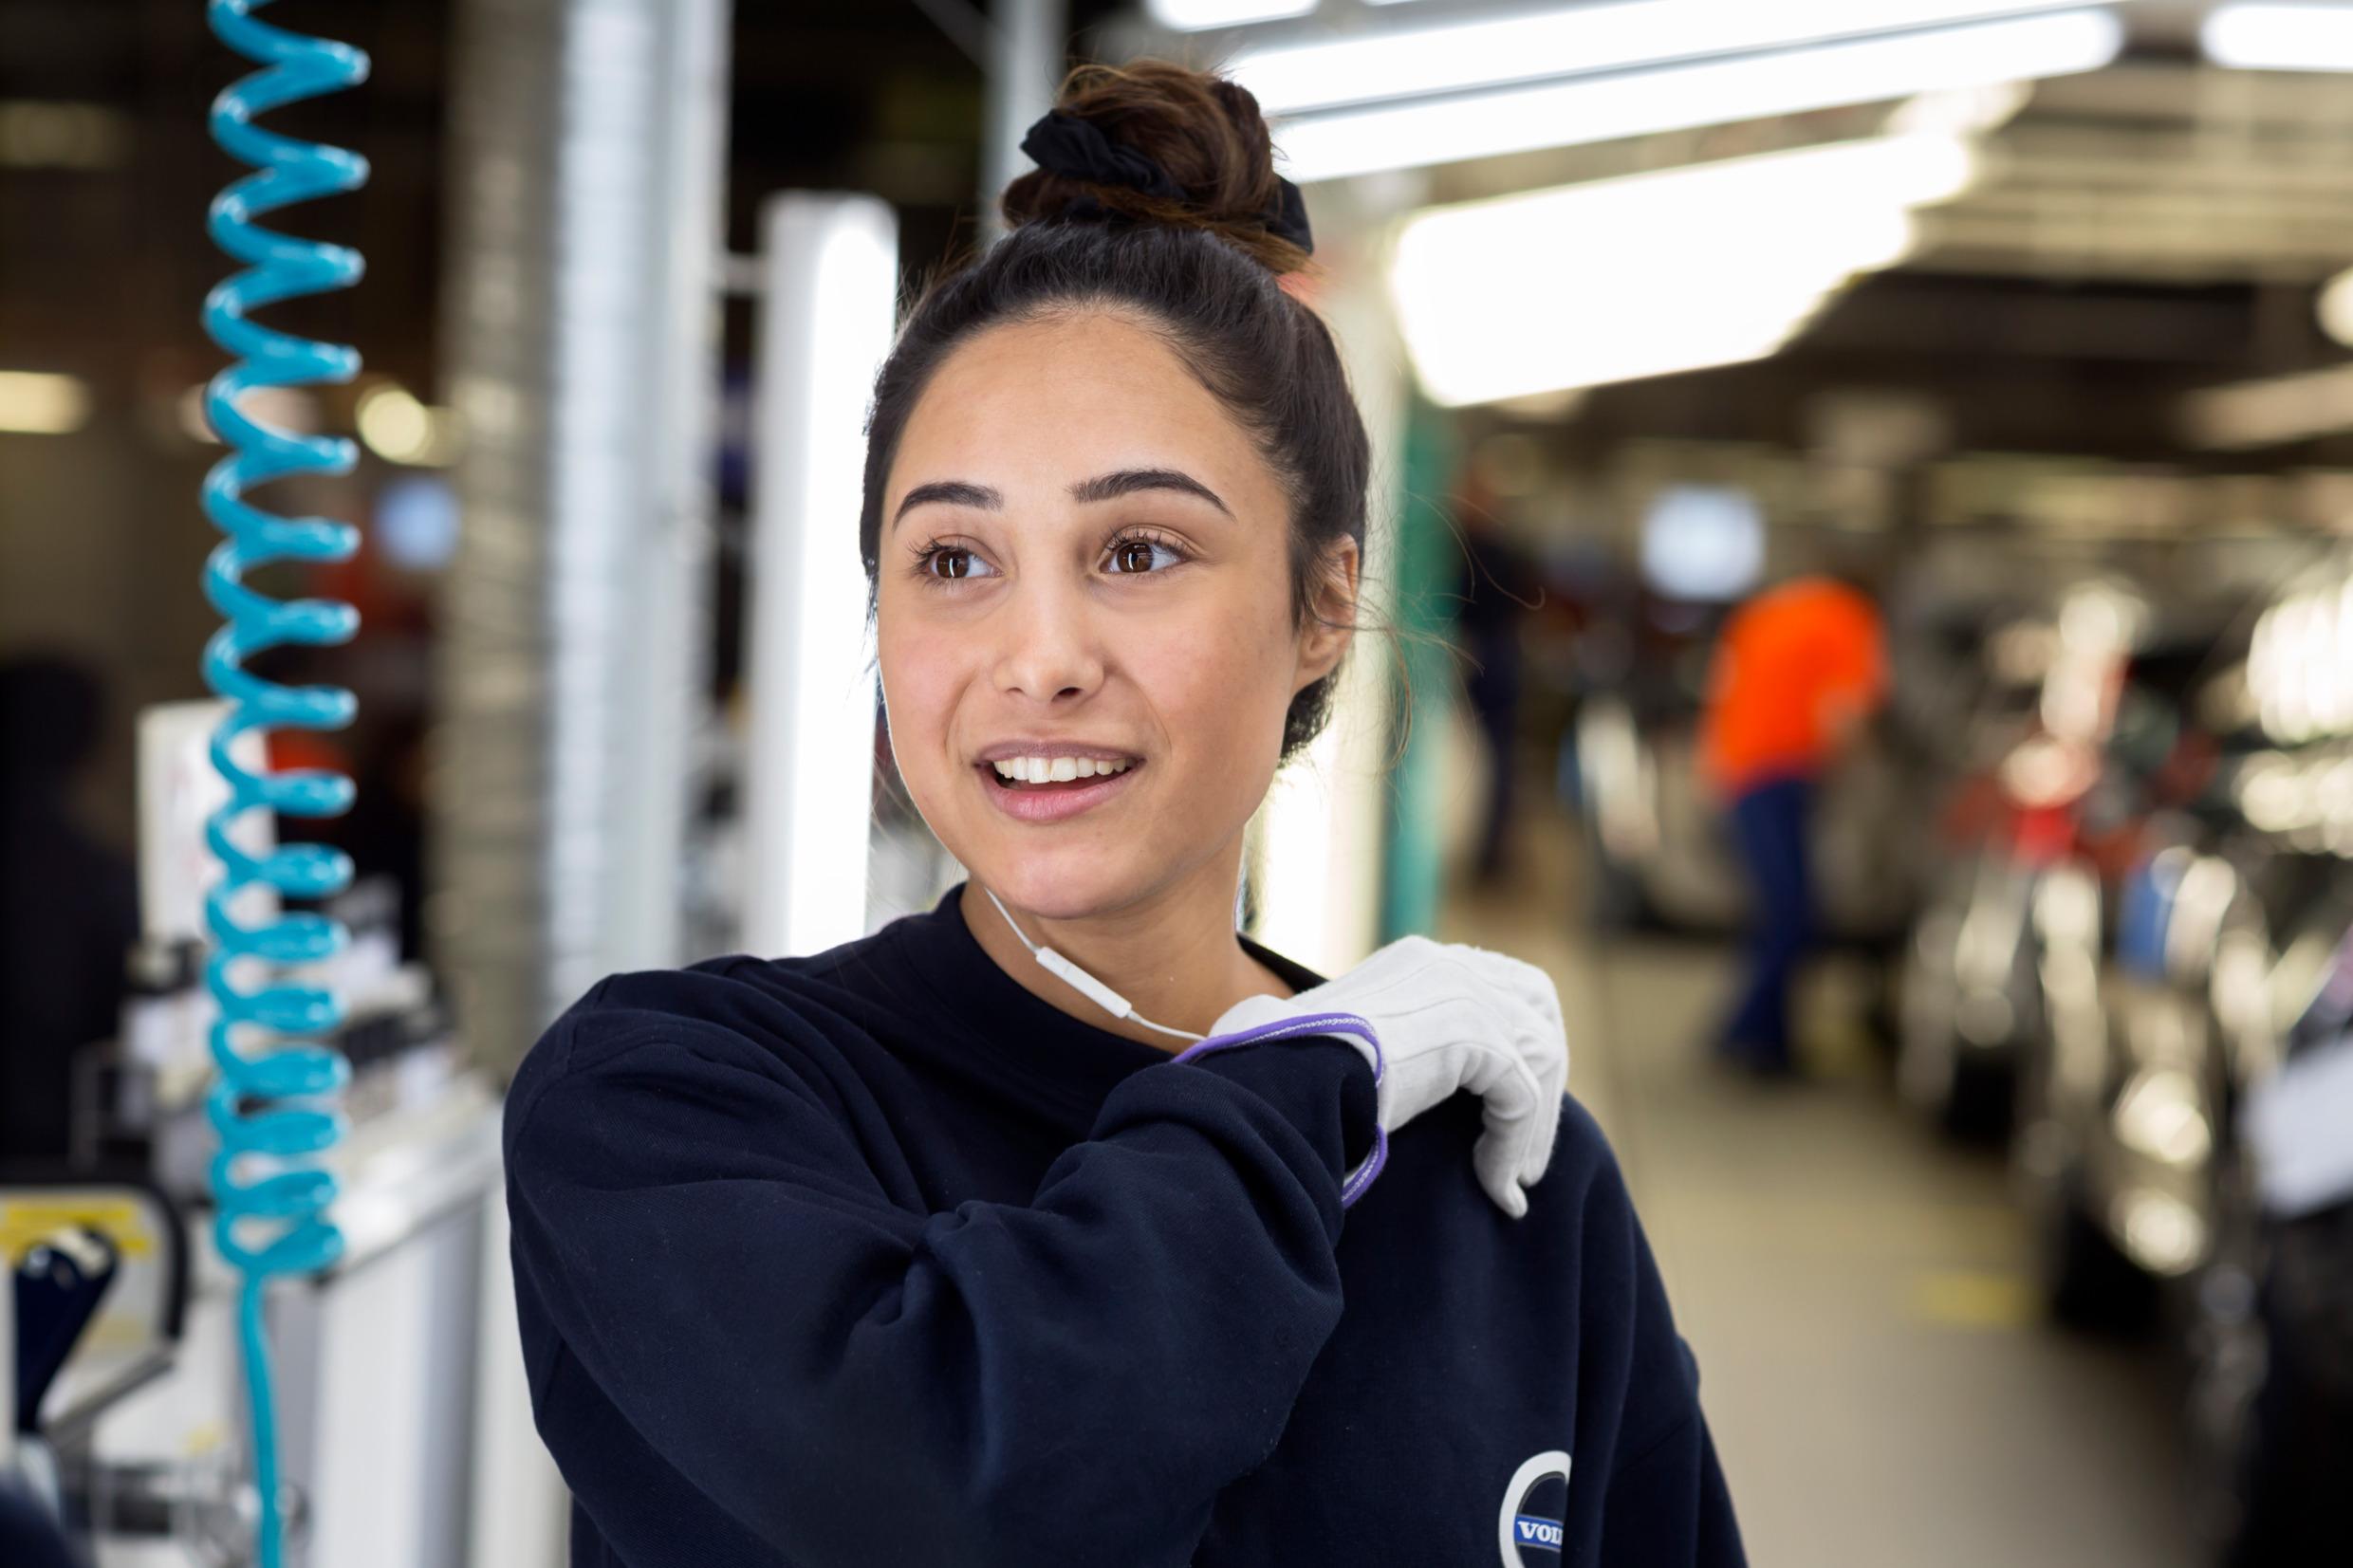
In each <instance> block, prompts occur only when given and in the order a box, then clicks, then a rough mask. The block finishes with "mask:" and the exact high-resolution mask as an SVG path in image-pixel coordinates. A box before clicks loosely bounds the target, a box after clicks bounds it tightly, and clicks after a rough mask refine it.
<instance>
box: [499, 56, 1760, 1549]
mask: <svg viewBox="0 0 2353 1568" xmlns="http://www.w3.org/2000/svg"><path fill="white" fill-rule="evenodd" d="M1026 145H1027V146H1028V149H1029V151H1030V153H1031V155H1032V156H1033V157H1037V158H1038V159H1039V160H1040V163H1041V168H1040V169H1039V171H1038V172H1036V173H1034V174H1031V175H1025V176H1024V177H1023V178H1021V179H1019V180H1017V181H1015V182H1014V184H1013V186H1012V188H1011V189H1010V191H1009V192H1008V193H1007V195H1006V212H1007V216H1008V217H1009V218H1010V219H1011V220H1012V221H1013V224H1014V228H1013V231H1012V232H1011V233H1010V235H1009V236H1008V237H1007V238H1005V239H1004V240H1002V241H1000V242H999V243H998V244H997V245H996V246H995V247H994V248H993V249H991V250H989V251H988V252H987V253H986V254H985V255H983V256H981V257H979V258H978V259H977V260H975V261H974V262H973V264H972V265H970V266H969V267H966V268H965V269H964V270H962V271H960V272H957V273H955V274H954V275H953V276H951V277H949V278H947V279H946V280H945V281H943V282H941V283H940V284H938V285H937V286H935V287H933V288H932V289H931V290H930V291H929V292H928V293H926V294H925V296H924V297H923V298H922V299H921V300H920V301H919V302H918V303H917V304H916V306H915V308H914V310H913V312H912V313H911V314H910V316H909V318H908V320H907V323H906V324H905V327H904V329H903V331H902V333H901V335H900V338H899V343H898V346H897V348H896V349H895V350H894V352H893V353H892V355H891V357H890V359H889V360H888V361H887V362H886V363H885V365H884V367H883V369H882V372H881V375H880V379H879V382H878V385H877V389H876V396H875V401H874V404H873V415H872V418H871V421H870V423H869V427H868V447H867V455H866V470H865V494H864V505H863V509H862V517H861V519H860V536H859V537H860V544H861V550H862V555H863V558H864V561H865V566H866V572H867V578H868V582H869V588H870V599H869V606H868V608H869V613H870V614H871V615H872V616H873V617H874V618H875V620H876V629H877V634H878V636H877V639H876V647H877V656H878V660H879V663H880V674H881V682H882V691H883V698H884V708H885V711H886V715H887V718H888V722H889V729H890V744H891V749H892V752H893V755H894V757H895V758H896V760H897V763H898V767H899V775H900V777H901V778H902V779H903V781H904V782H905V784H906V787H907V792H908V795H909V797H910V798H911V799H912V800H913V802H915V804H916V806H917V809H918V810H919V811H920V813H921V814H922V816H923V818H924V821H926V822H927V823H929V824H930V826H931V828H932V830H933V831H934V833H935V834H936V835H937V837H938V839H939V840H940V842H941V843H942V844H943V845H944V846H946V848H947V849H948V851H949V852H950V853H951V854H952V855H953V856H954V858H956V859H957V861H959V862H960V863H961V864H962V865H963V866H964V867H965V868H966V869H967V870H968V872H969V873H970V875H969V876H967V878H966V879H965V881H964V882H963V883H962V884H960V885H959V886H958V887H956V888H954V889H952V890H951V891H950V892H949V893H948V894H946V895H944V896H943V897H942V898H941V899H940V901H939V903H938V904H937V906H936V908H934V909H933V910H931V911H930V912H928V913H920V914H911V915H906V916H903V917H901V918H899V919H898V920H895V921H892V922H891V923H890V924H888V925H887V926H885V927H884V928H883V929H882V930H881V931H880V932H876V933H874V934H873V935H871V936H868V937H865V938H862V939H860V940H858V941H853V942H847V943H843V944H842V945H841V946H839V947H836V948H833V949H831V950H828V951H826V952H824V953H819V954H814V955H807V954H803V955H787V956H783V957H776V958H758V957H752V956H749V955H737V956H733V957H730V958H726V959H717V960H713V961H711V962H709V963H705V964H699V965H695V966H694V967H693V968H689V969H686V970H683V971H658V972H651V973H645V974H623V975H615V976H613V977H611V978H610V979H608V980H607V981H605V982H604V983H602V984H601V985H600V986H598V987H596V988H595V989H594V990H592V991H591V992H589V993H588V995H586V996H584V997H583V998H582V999H581V1000H580V1002H579V1003H577V1004H576V1005H574V1006H573V1007H572V1008H571V1009H570V1011H568V1012H567V1013H566V1014H565V1016H564V1018H562V1019H560V1020H559V1021H558V1022H557V1023H556V1024H555V1025H554V1026H553V1027H551V1028H550V1029H549V1030H548V1032H547V1036H546V1037H545V1038H543V1039H542V1041H541V1042H539V1044H538V1045H537V1046H536V1047H534V1049H533V1050H532V1052H531V1054H530V1056H529V1058H528V1060H527V1061H526V1062H525V1064H524V1066H523V1069H522V1072H521V1073H520V1074H519V1075H518V1077H517V1079H516V1080H515V1084H514V1087H513V1089H512V1090H511V1091H510V1098H509V1112H508V1120H507V1152H508V1171H509V1188H510V1212H511V1213H512V1215H513V1217H514V1235H515V1244H514V1245H515V1259H516V1294H517V1305H518V1311H519V1316H520V1319H521V1322H522V1328H523V1335H524V1339H525V1345H526V1351H527V1356H528V1364H529V1365H530V1367H531V1368H532V1369H533V1379H534V1381H533V1386H532V1394H533V1408H534V1411H535V1412H536V1414H537V1416H538V1419H539V1425H540V1430H541V1431H542V1433H543V1434H544V1435H545V1436H546V1438H547V1443H548V1446H549V1448H551V1450H552V1451H553V1452H554V1453H555V1455H556V1457H557V1460H558V1462H559V1463H560V1464H561V1465H562V1467H563V1468H564V1472H565V1478H566V1479H567V1481H569V1482H570V1484H571V1485H572V1489H573V1494H574V1498H575V1501H576V1504H577V1508H576V1513H575V1518H574V1524H573V1552H574V1561H575V1563H581V1564H590V1563H593V1564H628V1565H631V1568H654V1565H657V1564H662V1565H667V1564H677V1565H680V1568H685V1565H687V1564H696V1565H700V1564H705V1563H713V1562H729V1563H744V1564H758V1565H769V1564H774V1565H777V1568H782V1565H784V1564H787V1563H790V1564H793V1565H796V1568H853V1565H855V1568H871V1565H873V1564H876V1563H885V1562H893V1563H896V1562H907V1563H913V1562H922V1563H927V1564H970V1565H975V1568H977V1565H990V1568H994V1565H999V1564H1003V1565H1006V1568H1011V1565H1014V1564H1020V1565H1023V1568H1030V1565H1034V1564H1039V1563H1057V1564H1060V1563H1071V1564H1087V1565H1090V1568H1091V1565H1095V1564H1105V1565H1110V1564H1118V1565H1119V1568H1180V1565H1190V1568H1271V1565H1273V1564H1277V1563H1283V1564H1289V1563H1323V1562H1375V1561H1379V1562H1413V1563H1449V1564H1455V1563H1484V1562H1490V1561H1494V1560H1496V1559H1495V1558H1494V1556H1493V1555H1492V1554H1495V1553H1498V1552H1500V1553H1501V1554H1502V1557H1501V1561H1502V1564H1503V1568H1530V1565H1532V1564H1542V1565H1545V1568H1555V1565H1557V1564H1559V1563H1561V1562H1563V1561H1577V1562H1596V1561H1600V1560H1602V1559H1603V1557H1604V1556H1605V1555H1606V1557H1607V1559H1608V1560H1611V1561H1626V1562H1635V1561H1640V1562H1643V1563H1659V1564H1670V1565H1672V1564H1706V1565H1709V1568H1722V1565H1729V1564H1733V1563H1737V1562H1738V1561H1739V1556H1740V1554H1739V1542H1738V1535H1737V1531H1736V1530H1735V1529H1734V1527H1733V1525H1732V1517H1731V1509H1730V1503H1729V1500H1728V1498H1727V1496H1726V1493H1725V1489H1724V1485H1723V1478H1722V1476H1721V1475H1720V1474H1719V1473H1718V1471H1717V1469H1716V1466H1715V1458H1714V1450H1713V1448H1712V1447H1711V1445H1710V1441H1709V1437H1708V1432H1707V1427H1706V1423H1705V1422H1704V1421H1703V1420H1702V1419H1701V1418H1700V1416H1699V1411H1698V1404H1697V1395H1696V1386H1695V1372H1694V1371H1693V1368H1692V1364H1691V1360H1690V1356H1689V1353H1688V1352H1687V1351H1686V1350H1685V1349H1684V1347H1683V1345H1682V1343H1681V1340H1680V1339H1679V1337H1677V1334H1676V1332H1675V1328H1674V1324H1673V1320H1672V1319H1671V1317H1670V1315H1669V1313H1668V1311H1667V1307H1666V1299H1665V1295H1664V1292H1663V1291H1662V1289H1661V1288H1660V1285H1659V1282H1658V1272H1657V1269H1656V1266H1655V1265H1654V1264H1653V1262H1652V1260H1651V1256H1650V1253H1649V1250H1648V1247H1647V1245H1645V1244H1644V1242H1643V1240H1642V1237H1641V1232H1640V1227H1639V1226H1637V1225H1636V1224H1635V1223H1634V1218H1633V1213H1632V1210H1631V1208H1629V1206H1628V1204H1627V1200H1626V1196H1625V1190H1624V1187H1623V1184H1622V1183H1621V1181H1620V1179H1619V1176H1618V1172H1617V1170H1616V1167H1615V1165H1614V1164H1613V1162H1612V1161H1611V1159H1610V1155H1609V1152H1608V1150H1607V1147H1606V1146H1605V1145H1604V1144H1603V1141H1602V1138H1601V1135H1600V1134H1599V1132H1598V1130H1597V1129H1596V1128H1595V1127H1594V1125H1593V1123H1592V1121H1591V1119H1590V1118H1589V1117H1587V1116H1585V1115H1584V1112H1582V1111H1581V1110H1579V1109H1577V1108H1576V1107H1575V1106H1574V1105H1573V1104H1569V1103H1567V1102H1566V1101H1565V1099H1564V1097H1563V1095H1562V1093H1561V1087H1562V1082H1563V1079H1564V1075H1565V1073H1566V1036H1565V1032H1564V1030H1563V1026H1562V1020H1561V1011H1560V1004H1559V998H1558V997H1557V995H1556V994H1555V993H1554V991H1553V988H1552V983H1551V981H1550V980H1549V979H1548V978H1547V977H1546V976H1545V975H1544V974H1543V972H1542V971H1540V970H1538V969H1535V968H1532V967H1531V966H1529V965H1526V964H1523V963H1520V962H1518V961H1517V960H1514V959H1510V958H1507V957H1505V956H1504V955H1502V954H1499V953H1490V952H1484V951H1481V950H1477V949H1472V948H1465V947H1460V946H1457V945H1449V944H1440V943H1436V942H1432V941H1430V940H1428V939H1427V938H1423V937H1418V936H1416V937H1406V938H1402V939H1400V940H1399V941H1397V942H1394V943H1392V944H1390V945H1389V946H1388V947H1385V948H1383V949H1381V950H1380V951H1379V952H1376V953H1374V954H1373V955H1372V956H1371V957H1370V958H1368V959H1366V960H1365V961H1364V962H1363V963H1362V964H1360V965H1358V966H1357V967H1356V968H1352V969H1350V970H1349V971H1347V972H1346V973H1345V974H1343V975H1340V976H1338V977H1335V978H1332V979H1328V980H1327V979H1326V978H1325V977H1324V976H1322V975H1320V974H1317V973H1315V972H1314V971H1313V970H1310V969H1308V968H1305V967H1304V966H1302V965H1299V964H1297V963H1295V962H1293V961H1292V960H1290V959H1288V958H1287V957H1285V956H1284V955H1283V954H1281V953H1278V952H1274V951H1272V950H1269V949H1268V948H1266V947H1264V946H1263V945H1261V944H1259V943H1257V942H1255V941H1253V940H1252V939H1251V938H1250V937H1249V936H1247V935H1245V934H1244V933H1242V932H1237V931H1235V930H1234V929H1233V903H1234V891H1235V887H1236V883H1237V879H1238V877H1239V874H1240V864H1241V855H1242V836H1243V831H1244V828H1245V826H1246V824H1247V823H1248V821H1249V820H1250V818H1251V814H1252V813H1253V812H1254V811H1255V810H1256V809H1257V808H1258V806H1259V804H1260V802H1262V801H1263V800H1264V799H1265V797H1266V795H1267V791H1268V788H1269V784H1270V783H1271V781H1272V779H1273V777H1274V775H1275V773H1276V771H1277V769H1278V768H1280V767H1281V766H1282V765H1283V764H1284V762H1285V761H1287V760H1288V759H1289V758H1290V757H1291V756H1293V755H1295V754H1296V753H1297V752H1298V750H1299V749H1300V748H1301V747H1304V746H1306V744H1307V742H1308V741H1309V740H1311V739H1312V738H1313V737H1314V736H1315V734H1316V732H1317V731H1318V729H1320V728H1321V727H1322V726H1323V725H1324V724H1325V720H1326V717H1327V715H1328V714H1329V711H1330V708H1331V693H1332V689H1333V682H1334V677H1335V673H1336V672H1337V671H1338V670H1339V668H1340V667H1341V664H1342V662H1343V658H1344V657H1345V655H1346V654H1347V651H1348V647H1349V643H1350V639H1351V636H1352V635H1353V632H1354V630H1355V629H1356V626H1357V623H1358V601H1359V596H1360V593H1361V590H1362V574H1361V570H1360V567H1361V563H1362V559H1363V554H1364V544H1365V527H1366V516H1365V492H1366V487H1367V480H1368V468H1369V462H1368V449H1367V442H1366V438H1365V432H1364V427H1363V424H1362V419H1361V418H1360V416H1359V415H1358V413H1357V409H1356V404H1355V402H1354V400H1353V398H1352V397H1350V395H1349V390H1348V385H1347V380H1346V378H1345V376H1344V374H1343V370H1342V366H1341V360H1340V355H1339V353H1338V350H1337V348H1336V347H1335V345H1334V343H1333V341H1332V337H1331V334H1330V333H1329V331H1328V330H1327V329H1326V328H1325V324H1324V323H1323V322H1322V321H1321V320H1320V319H1318V317H1317V316H1316V315H1315V313H1314V311H1312V310H1311V309H1309V308H1308V307H1307V306H1306V305H1305V304H1302V303H1301V302H1300V301H1299V300H1298V299H1297V298H1296V297H1294V296H1293V294H1292V293H1291V292H1290V291H1289V290H1288V288H1287V287H1286V286H1285V282H1284V280H1285V278H1286V277H1287V276H1288V275H1290V274H1291V273H1292V272H1294V271H1295V270H1296V269H1297V268H1298V267H1301V266H1303V265H1304V264H1305V262H1306V256H1307V252H1308V246H1309V234H1308V231H1307V226H1306V215H1305V213H1304V212H1302V211H1301V210H1300V206H1299V202H1298V194H1297V192H1296V191H1294V190H1292V189H1291V188H1290V187H1289V186H1288V185H1287V184H1286V183H1285V182H1284V181H1282V180H1281V179H1279V178H1278V177H1277V176H1276V175H1275V174H1274V171H1273V163H1272V156H1271V150H1270V148H1269V142H1268V137H1267V131H1266V127H1265V125H1264V123H1263V122H1262V121H1261V120H1260V119H1259V116H1258V111H1257V108H1256V105H1255V104H1254V103H1253V102H1252V101H1251V98H1250V95H1249V94H1248V93H1245V92H1243V91H1241V90H1240V89H1239V88H1237V87H1235V86H1233V85H1232V83H1227V82H1223V81H1221V80H1219V79H1217V78H1216V77H1214V76H1206V75H1202V74H1199V73H1196V72H1193V71H1189V70H1185V69H1182V68H1180V67H1178V66H1175V65H1164V64H1159V63H1151V62H1146V63H1141V64H1139V65H1133V66H1130V67H1126V68H1124V69H1119V70H1112V69H1102V68H1098V69H1091V70H1087V71H1083V72H1081V73H1079V74H1078V75H1077V76H1075V77H1074V78H1073V79H1072V81H1071V82H1070V83H1068V84H1066V85H1065V89H1064V93H1063V96H1062V101H1061V105H1060V107H1058V108H1057V109H1056V110H1055V111H1054V112H1053V113H1052V114H1050V115H1048V116H1047V119H1045V120H1041V121H1040V122H1039V123H1038V125H1037V126H1036V127H1033V129H1032V131H1031V135H1030V138H1029V140H1028V143H1026ZM1179 1040H1181V1041H1185V1042H1192V1043H1190V1044H1189V1045H1186V1046H1184V1047H1183V1048H1181V1049H1179V1048H1178V1045H1177V1041H1179ZM1457 1091H1462V1092H1461V1093H1460V1094H1458V1093H1457ZM1376 1177H1378V1178H1379V1182H1378V1185H1376V1182H1375V1178H1376ZM1343 1216H1345V1228H1344V1233H1343ZM1343 1302H1344V1306H1345V1311H1344V1312H1343ZM1433 1429H1435V1430H1433ZM1572 1453H1573V1454H1574V1463H1573V1470H1574V1476H1575V1480H1574V1481H1573V1482H1572V1480H1571V1472H1572V1461H1571V1455H1572ZM1605 1534H1606V1545H1605V1544H1604V1536H1605Z"/></svg>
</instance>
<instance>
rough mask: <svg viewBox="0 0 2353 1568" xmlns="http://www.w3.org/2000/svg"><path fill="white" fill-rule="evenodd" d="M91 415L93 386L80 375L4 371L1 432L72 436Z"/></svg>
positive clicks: (0, 398) (1, 377)
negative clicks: (91, 391)
mask: <svg viewBox="0 0 2353 1568" xmlns="http://www.w3.org/2000/svg"><path fill="white" fill-rule="evenodd" d="M89 417H90V386H89V383H88V382H87V381H84V380H83V379H82V378H80V377H78V376H59V375H55V374H52V373H50V372H48V371H42V370H0V434H12V435H70V434H73V433H74V432H75V431H78V430H80V429H81V428H82V427H83V425H84V424H85V423H87V422H88V420H89Z"/></svg>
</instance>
